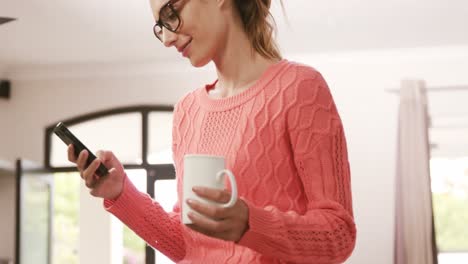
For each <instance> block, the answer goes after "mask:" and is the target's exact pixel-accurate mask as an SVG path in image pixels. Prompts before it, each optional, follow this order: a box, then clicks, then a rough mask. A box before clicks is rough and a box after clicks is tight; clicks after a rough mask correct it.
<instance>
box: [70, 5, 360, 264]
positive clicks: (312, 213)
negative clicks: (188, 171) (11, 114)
mask: <svg viewBox="0 0 468 264" xmlns="http://www.w3.org/2000/svg"><path fill="white" fill-rule="evenodd" d="M270 4H271V0H179V1H169V2H166V1H164V0H152V1H151V7H152V10H153V15H154V17H155V19H156V21H157V22H156V25H155V26H154V33H155V35H156V37H157V38H158V39H159V40H160V41H161V42H162V43H163V44H164V45H165V46H166V47H174V48H176V49H177V50H178V51H179V52H180V53H181V54H182V56H184V57H186V58H187V59H189V60H190V62H191V63H192V65H193V66H195V67H202V66H204V65H206V64H207V63H209V62H210V61H213V62H214V64H215V65H216V69H217V75H218V79H217V80H216V81H215V82H214V83H213V84H209V85H206V86H205V87H202V88H199V89H197V90H195V91H193V92H191V93H189V94H187V95H186V96H185V97H184V98H183V99H182V100H180V101H179V102H178V103H177V105H176V107H175V112H174V122H173V124H174V130H173V158H174V163H175V167H176V175H177V182H178V191H179V192H178V194H179V201H178V202H177V204H176V205H175V207H174V210H173V212H170V213H166V212H165V211H164V210H163V209H162V207H161V206H160V205H159V204H158V203H156V202H154V201H153V200H151V198H150V197H149V196H148V195H146V194H144V193H140V192H139V191H137V189H136V188H135V187H134V185H133V184H132V183H131V182H130V180H129V179H128V178H127V176H126V175H125V172H124V170H123V167H122V165H121V163H120V162H119V161H118V159H117V158H116V157H115V156H114V155H113V154H112V153H111V152H109V151H100V152H98V153H97V156H98V159H96V160H95V161H94V162H93V163H91V165H90V166H89V167H87V168H85V165H84V164H85V160H86V157H87V153H86V152H85V151H84V152H82V153H80V155H79V157H78V159H76V157H74V155H73V147H72V146H70V147H69V149H68V155H69V159H70V160H71V161H72V162H75V163H76V164H77V167H78V169H79V170H80V172H81V175H82V178H83V179H84V180H85V181H86V185H87V186H88V187H89V188H90V189H91V194H92V195H94V196H96V197H102V198H104V199H105V200H104V205H105V208H106V210H108V211H109V212H111V213H112V214H114V215H115V216H117V217H118V218H119V219H121V221H122V222H124V223H125V224H126V225H128V226H129V227H130V228H131V229H132V230H134V231H135V232H136V233H137V234H138V235H139V236H141V237H142V238H143V239H144V240H145V241H146V242H147V243H148V244H150V245H151V246H152V247H154V248H156V249H157V250H159V251H160V252H162V253H164V254H165V255H167V256H168V257H169V258H171V259H172V260H174V261H175V262H178V263H340V262H343V261H345V260H346V259H347V258H348V257H349V256H350V254H351V252H352V251H353V248H354V245H355V240H356V228H355V224H354V219H353V211H352V202H351V187H350V175H349V164H348V157H347V149H346V141H345V137H344V132H343V126H342V123H341V120H340V117H339V115H338V112H337V109H336V107H335V104H334V102H333V99H332V96H331V93H330V91H329V89H328V86H327V84H326V82H325V80H324V79H323V78H322V76H321V74H320V73H319V72H317V71H316V70H314V69H313V68H310V67H307V66H304V65H301V64H297V63H293V62H290V61H287V60H285V59H282V58H281V55H280V53H279V51H278V49H277V46H276V44H275V42H274V40H273V37H272V31H273V26H272V24H270V20H269V18H270V13H269V7H270ZM187 153H200V154H211V155H218V156H224V157H225V158H226V163H227V167H228V168H230V169H231V170H232V171H233V172H234V174H235V175H236V179H237V185H238V191H239V196H240V198H239V199H238V201H237V203H236V204H235V205H234V206H233V207H231V208H218V207H216V206H212V205H208V204H205V203H200V202H195V201H182V199H181V195H180V194H181V179H182V177H183V169H182V168H183V156H184V155H185V154H187ZM100 162H102V163H104V165H105V166H106V167H108V168H111V169H110V174H109V175H108V176H106V177H103V178H98V177H97V176H96V175H95V171H96V169H97V167H98V166H99V164H100ZM194 191H195V192H196V193H197V194H198V195H199V196H200V197H203V198H206V199H209V200H213V201H216V202H222V203H224V202H227V201H228V200H229V197H230V193H229V190H215V189H206V188H197V189H195V190H194ZM182 202H187V203H188V204H189V206H190V207H191V208H192V209H193V210H194V211H196V212H198V213H199V215H196V214H192V215H191V216H190V218H191V220H192V222H193V225H191V226H190V227H187V226H185V225H183V224H181V220H180V208H181V203H182Z"/></svg>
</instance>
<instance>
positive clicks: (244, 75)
mask: <svg viewBox="0 0 468 264" xmlns="http://www.w3.org/2000/svg"><path fill="white" fill-rule="evenodd" d="M225 44H226V45H225V46H224V48H223V52H222V53H221V54H219V55H218V56H217V57H216V58H214V59H213V62H214V64H215V65H216V69H217V75H218V83H217V84H216V89H217V90H218V92H219V94H220V96H221V97H229V96H232V95H235V94H238V93H240V92H242V91H244V90H245V89H247V88H249V86H251V85H252V84H254V83H255V82H256V81H257V80H258V79H259V78H260V77H261V75H262V74H263V72H265V70H266V69H267V68H268V67H269V66H271V65H272V64H274V63H276V62H278V60H270V59H266V58H264V57H263V56H261V55H260V54H258V53H257V52H255V51H252V46H251V44H250V41H249V39H248V37H247V35H246V34H245V32H244V31H243V30H242V28H241V27H234V28H231V29H230V30H229V32H228V34H227V38H226V42H225Z"/></svg>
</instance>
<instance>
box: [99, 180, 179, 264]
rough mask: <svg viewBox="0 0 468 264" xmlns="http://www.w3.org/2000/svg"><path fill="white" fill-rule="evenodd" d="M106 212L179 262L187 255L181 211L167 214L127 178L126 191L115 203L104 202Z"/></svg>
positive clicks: (177, 208)
mask: <svg viewBox="0 0 468 264" xmlns="http://www.w3.org/2000/svg"><path fill="white" fill-rule="evenodd" d="M104 207H105V209H106V210H107V211H108V212H110V213H112V214H113V215H115V216H116V217H117V218H118V219H120V220H121V221H122V222H123V223H124V224H126V225H127V226H128V227H129V228H130V229H132V230H133V231H134V232H135V233H136V234H137V235H138V236H140V237H141V238H142V239H144V240H145V241H146V242H147V243H148V244H149V245H151V246H152V247H154V248H155V249H157V250H159V251H160V252H161V253H163V254H164V255H166V256H168V257H169V258H170V259H172V260H173V261H176V262H177V261H180V260H182V259H183V258H184V256H185V242H184V238H183V229H182V226H181V224H180V209H179V207H178V206H177V205H176V206H175V207H174V211H173V212H171V213H167V212H166V211H164V209H163V208H162V207H161V205H159V203H157V202H155V201H154V200H153V199H152V198H151V197H150V196H149V195H148V194H146V193H142V192H140V191H138V190H137V188H136V187H135V186H134V185H133V184H132V182H131V181H130V180H129V179H128V178H127V177H125V182H124V189H123V191H122V193H121V194H120V196H119V197H118V198H117V199H116V200H104Z"/></svg>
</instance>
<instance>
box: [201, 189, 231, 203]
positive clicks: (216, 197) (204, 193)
mask: <svg viewBox="0 0 468 264" xmlns="http://www.w3.org/2000/svg"><path fill="white" fill-rule="evenodd" d="M193 192H194V193H195V194H196V195H198V196H199V197H201V198H205V199H208V200H211V201H214V202H217V203H227V202H229V200H231V193H230V192H229V191H227V190H219V189H212V188H206V187H194V188H193Z"/></svg>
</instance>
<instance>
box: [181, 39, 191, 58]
mask: <svg viewBox="0 0 468 264" xmlns="http://www.w3.org/2000/svg"><path fill="white" fill-rule="evenodd" d="M190 43H192V41H189V42H187V43H186V44H185V45H183V46H182V47H180V48H178V49H177V50H178V51H179V52H180V53H182V55H183V56H184V57H187V52H188V50H189V48H190Z"/></svg>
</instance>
